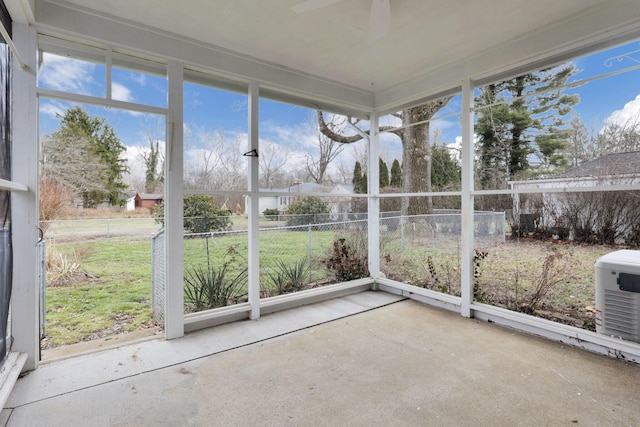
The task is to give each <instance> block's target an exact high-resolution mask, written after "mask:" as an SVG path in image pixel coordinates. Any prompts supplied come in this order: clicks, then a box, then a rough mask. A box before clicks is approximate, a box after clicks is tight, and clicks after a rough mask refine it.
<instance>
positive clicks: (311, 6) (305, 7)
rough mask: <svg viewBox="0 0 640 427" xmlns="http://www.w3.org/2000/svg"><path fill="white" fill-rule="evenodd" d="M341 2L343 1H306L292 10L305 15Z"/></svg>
mask: <svg viewBox="0 0 640 427" xmlns="http://www.w3.org/2000/svg"><path fill="white" fill-rule="evenodd" d="M341 1H342V0H305V1H303V2H301V3H298V4H296V5H294V6H293V7H292V8H291V9H293V11H294V12H296V13H305V12H310V11H312V10H316V9H320V8H322V7H325V6H330V5H332V4H335V3H338V2H341Z"/></svg>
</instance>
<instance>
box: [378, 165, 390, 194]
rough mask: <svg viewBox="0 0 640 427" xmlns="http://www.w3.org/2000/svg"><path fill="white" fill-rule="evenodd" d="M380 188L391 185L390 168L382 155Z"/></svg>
mask: <svg viewBox="0 0 640 427" xmlns="http://www.w3.org/2000/svg"><path fill="white" fill-rule="evenodd" d="M379 173H380V188H385V187H388V186H389V168H388V167H387V164H386V163H385V161H384V160H382V157H380V172H379Z"/></svg>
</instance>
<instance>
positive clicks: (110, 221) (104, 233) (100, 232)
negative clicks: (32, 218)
mask: <svg viewBox="0 0 640 427" xmlns="http://www.w3.org/2000/svg"><path fill="white" fill-rule="evenodd" d="M40 228H42V229H43V230H44V234H45V236H46V238H47V239H53V240H54V241H56V242H72V241H80V240H87V239H120V240H125V239H126V240H129V241H131V240H136V239H138V240H146V239H148V238H149V235H151V234H153V233H156V232H157V231H158V229H159V228H160V225H159V224H158V223H157V222H156V220H155V219H154V218H95V219H94V218H90V219H68V220H55V221H40Z"/></svg>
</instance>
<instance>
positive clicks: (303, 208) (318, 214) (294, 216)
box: [287, 196, 329, 226]
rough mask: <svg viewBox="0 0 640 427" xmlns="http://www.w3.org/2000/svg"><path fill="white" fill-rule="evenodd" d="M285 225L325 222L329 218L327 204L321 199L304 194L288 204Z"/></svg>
mask: <svg viewBox="0 0 640 427" xmlns="http://www.w3.org/2000/svg"><path fill="white" fill-rule="evenodd" d="M287 214H289V215H291V216H288V217H287V225H288V226H292V225H307V224H317V223H321V222H326V221H327V220H328V219H329V215H328V214H329V205H328V204H327V203H326V202H324V201H323V200H322V199H320V198H318V197H313V196H304V197H302V198H301V199H299V200H296V201H294V202H293V203H291V204H290V205H289V209H288V210H287Z"/></svg>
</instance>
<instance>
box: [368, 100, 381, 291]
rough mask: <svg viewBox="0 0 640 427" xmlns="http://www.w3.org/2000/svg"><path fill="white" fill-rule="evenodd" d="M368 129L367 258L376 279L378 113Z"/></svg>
mask: <svg viewBox="0 0 640 427" xmlns="http://www.w3.org/2000/svg"><path fill="white" fill-rule="evenodd" d="M369 129H370V130H369V167H368V168H367V169H368V172H367V174H368V179H369V182H368V185H367V188H368V189H369V191H368V193H369V194H368V195H369V198H368V200H367V207H368V212H369V215H368V227H367V229H368V230H369V231H368V233H369V234H368V249H369V254H368V260H369V274H370V275H371V277H373V278H374V279H376V278H378V277H380V160H379V158H380V135H379V134H378V113H372V114H371V117H370V118H369Z"/></svg>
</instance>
